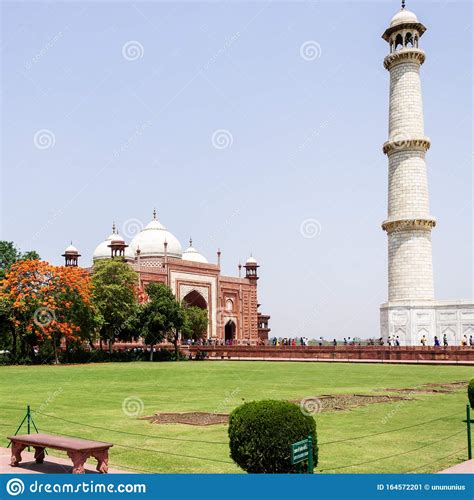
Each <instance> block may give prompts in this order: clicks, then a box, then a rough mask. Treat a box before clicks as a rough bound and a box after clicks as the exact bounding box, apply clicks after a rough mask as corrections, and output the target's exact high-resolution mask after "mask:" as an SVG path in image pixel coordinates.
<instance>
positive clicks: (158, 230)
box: [130, 212, 183, 259]
mask: <svg viewBox="0 0 474 500" xmlns="http://www.w3.org/2000/svg"><path fill="white" fill-rule="evenodd" d="M165 242H166V243H167V244H168V248H167V252H168V256H169V257H175V258H177V259H181V257H182V254H183V249H182V248H181V243H180V242H179V241H178V239H177V238H176V236H174V234H172V233H170V232H169V231H168V230H167V229H166V227H165V226H163V224H161V223H160V221H159V220H158V219H156V213H155V212H154V213H153V220H152V221H151V222H150V223H149V224H148V225H147V226H146V227H145V228H144V229H142V230H141V231H140V232H139V233H138V234H137V235H136V236H135V237H134V238H133V240H132V241H131V242H130V248H131V250H132V252H133V253H134V254H135V252H136V251H137V248H140V255H141V256H142V257H163V256H164V255H165Z"/></svg>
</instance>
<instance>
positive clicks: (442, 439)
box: [320, 430, 464, 472]
mask: <svg viewBox="0 0 474 500" xmlns="http://www.w3.org/2000/svg"><path fill="white" fill-rule="evenodd" d="M461 432H464V430H461V431H458V432H455V433H454V434H451V435H450V436H446V437H444V438H441V439H438V440H437V441H433V442H431V443H428V444H424V445H423V446H419V447H418V448H413V449H411V450H408V451H402V452H401V453H394V454H393V455H387V456H385V457H380V458H374V459H373V460H367V461H366V462H359V463H356V464H349V465H341V466H339V467H332V468H330V469H321V470H320V472H325V471H328V470H339V469H347V468H348V467H357V466H358V465H365V464H370V463H373V462H379V461H380V460H386V459H387V458H394V457H399V456H401V455H408V454H409V453H413V452H414V451H418V450H421V449H423V448H428V446H432V445H434V444H437V443H440V442H441V441H446V439H451V438H452V437H454V436H456V435H458V434H460V433H461Z"/></svg>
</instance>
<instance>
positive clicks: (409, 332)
mask: <svg viewBox="0 0 474 500" xmlns="http://www.w3.org/2000/svg"><path fill="white" fill-rule="evenodd" d="M380 332H381V337H382V338H383V340H384V342H385V344H387V341H388V337H390V338H391V339H392V345H394V341H395V338H396V337H398V338H399V342H400V345H402V346H417V345H421V342H420V340H421V338H422V337H423V336H425V337H426V339H427V345H431V346H433V345H434V337H435V336H437V337H438V339H439V341H440V343H441V345H443V337H444V335H445V334H446V337H447V340H448V345H450V346H459V345H461V343H462V341H463V339H464V340H465V338H464V337H466V339H467V341H468V342H469V337H470V336H471V335H472V336H473V337H474V301H465V300H459V301H434V300H430V301H400V302H387V303H385V304H382V305H381V306H380Z"/></svg>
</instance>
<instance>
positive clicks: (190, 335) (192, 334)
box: [181, 306, 209, 340]
mask: <svg viewBox="0 0 474 500" xmlns="http://www.w3.org/2000/svg"><path fill="white" fill-rule="evenodd" d="M183 309H184V313H185V324H184V327H183V329H182V330H181V338H182V339H183V340H185V339H192V340H200V339H202V338H204V337H205V336H206V334H207V326H208V323H209V320H208V315H207V310H206V309H201V308H200V307H196V306H188V307H186V306H183Z"/></svg>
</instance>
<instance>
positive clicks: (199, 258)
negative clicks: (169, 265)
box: [183, 240, 209, 264]
mask: <svg viewBox="0 0 474 500" xmlns="http://www.w3.org/2000/svg"><path fill="white" fill-rule="evenodd" d="M183 260H189V261H190V262H200V263H201V264H209V262H208V260H207V259H206V257H204V255H202V254H200V253H199V252H198V251H197V250H196V249H195V248H194V247H193V242H192V240H190V241H189V247H188V248H187V249H186V251H185V252H184V253H183Z"/></svg>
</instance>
